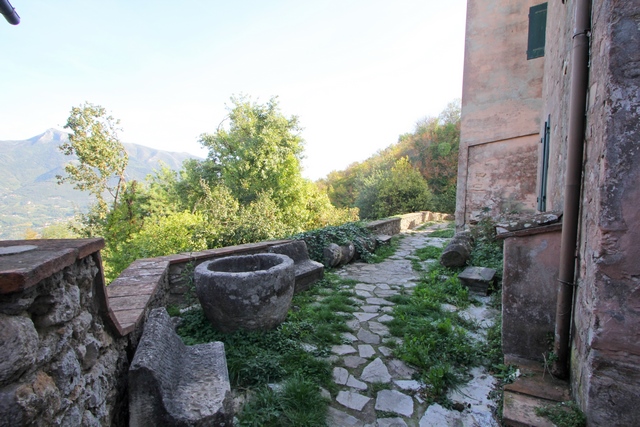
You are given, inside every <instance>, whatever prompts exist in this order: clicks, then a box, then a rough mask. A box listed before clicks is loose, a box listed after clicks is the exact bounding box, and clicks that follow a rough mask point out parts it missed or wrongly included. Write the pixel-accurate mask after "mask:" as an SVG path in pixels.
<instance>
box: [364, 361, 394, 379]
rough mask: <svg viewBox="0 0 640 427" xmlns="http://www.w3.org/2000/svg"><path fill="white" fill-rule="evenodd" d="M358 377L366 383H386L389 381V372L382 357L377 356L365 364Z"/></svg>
mask: <svg viewBox="0 0 640 427" xmlns="http://www.w3.org/2000/svg"><path fill="white" fill-rule="evenodd" d="M360 379H361V380H362V381H366V382H368V383H385V384H386V383H388V382H390V381H391V375H390V374H389V370H388V369H387V366H386V365H385V364H384V362H383V361H382V359H380V358H379V357H378V358H376V359H375V360H374V361H373V362H371V363H369V364H368V365H367V366H365V368H364V369H363V370H362V375H360Z"/></svg>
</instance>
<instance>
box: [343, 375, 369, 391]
mask: <svg viewBox="0 0 640 427" xmlns="http://www.w3.org/2000/svg"><path fill="white" fill-rule="evenodd" d="M346 385H347V387H353V388H357V389H358V390H366V389H367V388H369V387H368V386H367V385H366V384H365V383H363V382H362V381H359V380H358V379H356V377H354V376H353V375H349V379H348V380H347V384H346Z"/></svg>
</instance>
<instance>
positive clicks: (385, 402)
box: [376, 390, 413, 417]
mask: <svg viewBox="0 0 640 427" xmlns="http://www.w3.org/2000/svg"><path fill="white" fill-rule="evenodd" d="M376 410H377V411H387V412H394V413H396V414H400V415H404V416H405V417H410V416H411V414H413V399H412V398H411V396H407V395H406V394H403V393H400V392H399V391H396V390H381V391H379V392H378V397H377V398H376Z"/></svg>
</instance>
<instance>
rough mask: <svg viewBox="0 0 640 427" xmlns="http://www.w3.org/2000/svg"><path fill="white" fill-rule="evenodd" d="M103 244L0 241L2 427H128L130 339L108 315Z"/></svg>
mask: <svg viewBox="0 0 640 427" xmlns="http://www.w3.org/2000/svg"><path fill="white" fill-rule="evenodd" d="M26 245H29V246H32V248H31V249H30V250H28V251H25V252H20V253H15V254H11V252H12V251H13V250H14V249H15V248H16V247H26ZM103 246H104V242H103V241H102V239H86V240H66V241H64V240H63V241H60V240H57V241H46V240H40V241H38V240H35V241H17V242H16V241H14V242H0V249H2V252H4V253H8V254H5V255H1V256H0V426H16V425H43V426H45V425H46V426H49V425H69V426H77V425H83V426H109V425H124V423H125V422H126V417H127V411H126V402H125V392H126V382H125V378H126V373H127V369H128V367H129V363H128V356H127V347H128V339H127V338H126V337H121V336H119V334H118V333H117V331H116V330H115V328H114V325H113V322H112V319H111V317H110V315H109V313H108V303H107V301H106V298H105V294H104V281H103V275H102V270H101V268H102V265H101V260H100V255H99V252H98V251H99V250H100V249H101V248H102V247H103Z"/></svg>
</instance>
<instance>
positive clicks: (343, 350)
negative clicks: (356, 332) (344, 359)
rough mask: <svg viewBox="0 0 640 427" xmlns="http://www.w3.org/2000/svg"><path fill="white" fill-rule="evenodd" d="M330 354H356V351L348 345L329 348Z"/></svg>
mask: <svg viewBox="0 0 640 427" xmlns="http://www.w3.org/2000/svg"><path fill="white" fill-rule="evenodd" d="M331 352H332V353H334V354H338V355H344V354H351V353H356V349H355V348H353V347H352V346H350V345H346V344H343V345H334V346H333V347H331Z"/></svg>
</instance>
